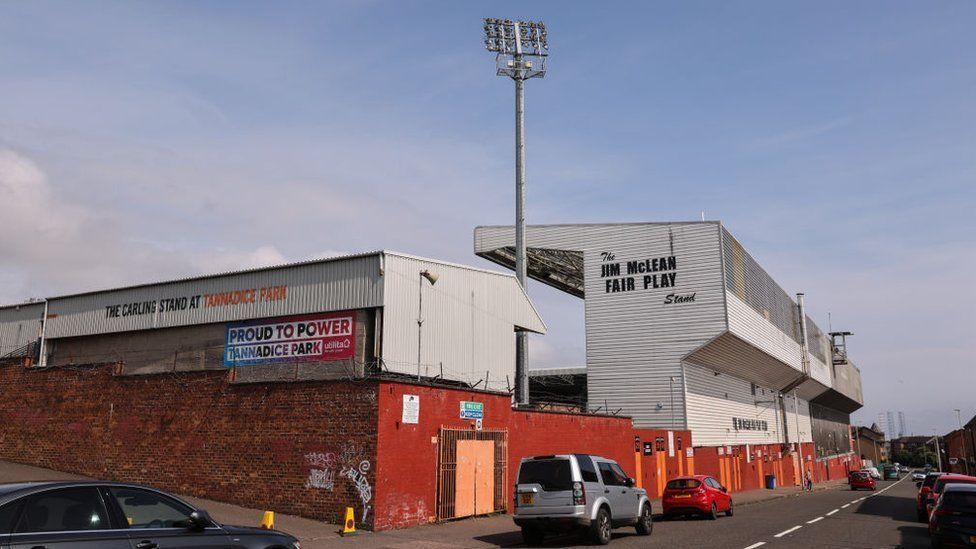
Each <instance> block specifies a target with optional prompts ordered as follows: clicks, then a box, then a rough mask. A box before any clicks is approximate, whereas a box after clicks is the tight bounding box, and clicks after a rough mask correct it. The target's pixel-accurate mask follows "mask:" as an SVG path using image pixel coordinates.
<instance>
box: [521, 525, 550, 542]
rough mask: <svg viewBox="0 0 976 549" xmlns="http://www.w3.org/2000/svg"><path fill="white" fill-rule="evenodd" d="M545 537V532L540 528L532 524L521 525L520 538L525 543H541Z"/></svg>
mask: <svg viewBox="0 0 976 549" xmlns="http://www.w3.org/2000/svg"><path fill="white" fill-rule="evenodd" d="M545 537H546V533H545V532H543V531H542V529H541V528H537V527H534V526H523V527H522V539H523V540H524V541H525V544H526V545H541V544H542V541H543V540H544V539H545Z"/></svg>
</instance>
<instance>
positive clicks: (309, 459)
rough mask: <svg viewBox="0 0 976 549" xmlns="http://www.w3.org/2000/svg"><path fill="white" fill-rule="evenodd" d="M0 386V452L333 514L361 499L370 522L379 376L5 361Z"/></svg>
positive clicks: (258, 504)
mask: <svg viewBox="0 0 976 549" xmlns="http://www.w3.org/2000/svg"><path fill="white" fill-rule="evenodd" d="M0 391H2V394H3V395H4V398H2V399H0V425H2V428H0V458H2V459H7V460H12V461H17V462H21V463H28V464H31V465H37V466H41V467H48V468H51V469H56V470H59V471H67V472H72V473H79V474H82V475H87V476H92V477H97V478H102V479H109V480H124V481H132V482H140V483H145V484H150V485H153V486H157V487H160V488H162V489H166V490H172V491H174V492H179V493H183V494H189V495H195V496H200V497H205V498H211V499H215V500H220V501H227V502H231V503H237V504H240V505H245V506H248V507H255V508H263V509H271V510H275V511H278V512H284V513H293V514H298V515H303V516H307V517H312V518H318V519H323V520H329V521H336V520H337V518H338V517H340V516H341V513H342V512H343V511H344V509H345V507H346V506H352V507H355V508H356V510H357V511H356V517H357V519H359V520H360V521H361V520H362V514H363V508H364V505H366V509H367V514H366V521H365V523H364V526H369V525H370V524H371V523H372V507H373V506H374V505H375V502H374V501H373V494H372V492H373V491H374V490H373V488H374V487H375V473H374V472H373V471H372V470H371V467H372V465H373V464H374V463H375V455H376V430H375V426H376V410H377V408H376V400H377V399H376V391H377V385H376V383H350V382H304V383H287V384H284V383H281V384H273V383H264V384H230V383H228V379H227V372H221V371H215V372H194V373H183V374H160V375H153V376H145V377H129V376H113V375H112V367H110V366H102V367H94V368H70V369H69V368H51V369H47V370H28V369H25V368H23V367H22V366H19V365H8V366H0ZM313 469H316V470H319V471H323V473H320V474H318V476H310V475H311V471H312V470H313ZM362 472H365V475H361V473H362ZM329 475H331V477H332V483H331V486H332V487H331V489H330V488H328V487H327V482H326V478H327V477H328V476H329ZM310 480H312V481H313V482H311V483H310V482H309V481H310ZM364 499H365V500H366V501H365V503H364Z"/></svg>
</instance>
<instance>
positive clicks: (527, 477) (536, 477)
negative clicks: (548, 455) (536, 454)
mask: <svg viewBox="0 0 976 549" xmlns="http://www.w3.org/2000/svg"><path fill="white" fill-rule="evenodd" d="M570 467H571V466H570V464H569V460H568V459H536V460H533V461H526V462H525V463H523V464H522V467H521V468H519V476H518V483H519V484H538V485H539V486H542V489H543V490H545V491H547V492H554V491H563V490H572V489H573V471H572V469H571V468H570Z"/></svg>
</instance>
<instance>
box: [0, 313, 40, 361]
mask: <svg viewBox="0 0 976 549" xmlns="http://www.w3.org/2000/svg"><path fill="white" fill-rule="evenodd" d="M43 316H44V303H43V302H37V303H24V304H21V305H10V306H6V307H0V357H2V356H5V355H8V354H10V353H13V352H15V351H17V350H19V349H21V348H22V347H24V346H25V345H27V344H29V343H31V342H34V341H37V339H38V337H40V333H41V317H43Z"/></svg>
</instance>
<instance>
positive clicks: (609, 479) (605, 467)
mask: <svg viewBox="0 0 976 549" xmlns="http://www.w3.org/2000/svg"><path fill="white" fill-rule="evenodd" d="M597 465H598V466H599V467H600V476H601V477H603V484H606V485H607V486H626V485H627V475H625V474H624V472H623V471H621V470H620V466H618V465H617V464H616V463H607V462H605V461H601V462H599V463H597Z"/></svg>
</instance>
